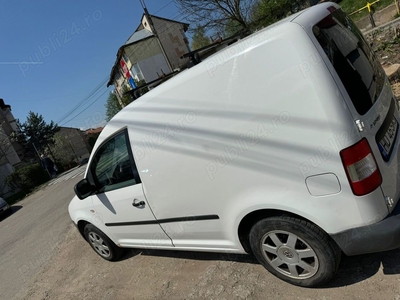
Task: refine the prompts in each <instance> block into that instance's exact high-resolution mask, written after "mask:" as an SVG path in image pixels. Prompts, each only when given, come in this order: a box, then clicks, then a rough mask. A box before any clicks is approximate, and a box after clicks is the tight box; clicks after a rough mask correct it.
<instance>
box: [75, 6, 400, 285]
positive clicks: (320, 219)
mask: <svg viewBox="0 0 400 300" xmlns="http://www.w3.org/2000/svg"><path fill="white" fill-rule="evenodd" d="M399 163H400V154H399V108H398V103H397V101H396V99H395V97H394V96H393V93H392V90H391V86H390V83H389V81H388V79H387V77H386V76H385V73H384V71H383V69H382V67H381V66H380V64H379V62H378V60H377V58H376V56H375V55H374V53H373V51H372V50H371V49H370V47H369V45H368V44H367V43H366V41H365V40H364V37H363V35H362V34H361V33H360V31H359V30H358V29H357V27H356V26H355V25H354V23H353V22H352V21H351V20H350V18H349V17H348V16H347V15H346V14H345V13H344V12H343V11H342V10H341V8H340V6H338V5H337V4H333V3H325V4H320V5H317V6H314V7H312V8H309V9H307V10H304V11H302V12H299V13H297V14H295V15H293V16H291V17H289V18H287V19H285V20H283V21H280V22H278V23H276V24H274V25H272V26H270V27H268V28H265V29H263V30H261V31H259V32H256V33H254V34H253V35H251V36H249V37H247V38H245V39H242V40H240V41H238V42H236V43H235V44H233V45H231V46H229V47H228V48H225V49H223V50H222V51H220V52H218V53H216V54H215V55H213V56H211V57H209V58H207V59H206V60H204V61H203V62H202V63H200V64H198V65H196V66H194V67H193V68H191V69H189V70H186V71H183V72H181V73H180V74H178V75H177V76H175V77H174V78H172V79H170V80H169V81H167V82H165V83H163V84H162V85H160V86H159V87H157V88H155V89H154V90H152V91H150V92H149V93H147V94H145V95H144V96H142V97H140V98H139V99H137V100H136V101H134V102H133V103H131V104H130V105H129V106H127V107H126V108H124V109H123V110H122V111H121V112H119V113H118V114H117V115H116V116H115V117H114V118H113V119H112V120H111V121H110V122H109V123H108V124H107V126H106V127H105V128H104V130H103V132H102V133H101V135H100V137H99V139H98V141H97V143H96V145H95V147H94V149H93V152H92V155H91V157H90V160H89V163H88V167H87V171H86V174H85V177H84V179H83V180H82V181H80V182H79V183H78V184H77V185H76V187H75V192H76V197H75V198H74V199H73V200H72V201H71V203H70V205H69V213H70V216H71V218H72V220H73V222H74V223H75V224H76V226H77V228H78V230H79V231H80V233H81V234H82V236H83V237H84V238H85V239H86V240H87V241H88V243H89V244H90V246H91V247H92V248H93V249H94V250H95V251H96V252H97V254H99V255H100V256H101V257H103V258H104V259H107V260H111V261H113V260H117V259H118V258H119V257H120V255H121V253H122V250H123V248H140V249H163V250H183V251H210V252H221V253H227V254H229V253H249V254H252V255H254V256H255V257H256V258H257V260H258V261H259V262H260V264H262V265H263V266H264V267H265V268H266V269H267V270H268V271H270V272H271V273H272V274H274V275H275V276H277V277H279V278H281V279H283V280H285V281H287V282H290V283H292V284H295V285H299V286H308V287H310V286H317V285H321V284H323V283H325V282H327V281H328V280H329V279H331V278H332V277H333V276H334V274H335V272H336V271H337V269H338V266H339V262H340V257H341V255H342V254H345V255H357V254H363V253H372V252H380V251H385V250H389V249H394V248H397V247H399V246H400V215H399V213H400V205H399V204H398V199H399V197H400V181H399Z"/></svg>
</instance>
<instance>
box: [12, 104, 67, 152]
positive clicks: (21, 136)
mask: <svg viewBox="0 0 400 300" xmlns="http://www.w3.org/2000/svg"><path fill="white" fill-rule="evenodd" d="M17 128H18V130H17V132H16V133H15V134H14V138H15V140H17V141H18V142H19V143H20V144H21V145H23V146H24V148H25V149H27V150H28V151H29V150H30V151H32V150H34V149H33V148H35V149H36V150H42V151H44V149H47V150H49V151H50V153H51V150H50V148H49V146H50V145H52V144H54V141H53V136H54V134H55V133H56V132H57V131H59V130H60V127H58V125H57V124H55V123H54V122H53V121H51V122H50V123H49V124H47V123H46V122H45V120H44V118H43V116H42V115H39V114H37V113H34V112H32V111H30V112H29V114H28V117H27V118H26V121H25V122H24V123H20V121H19V120H17Z"/></svg>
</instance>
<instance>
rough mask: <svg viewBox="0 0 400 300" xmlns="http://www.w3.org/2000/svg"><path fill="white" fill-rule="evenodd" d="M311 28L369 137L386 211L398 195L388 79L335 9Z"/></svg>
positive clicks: (394, 115) (395, 123) (393, 104)
mask: <svg viewBox="0 0 400 300" xmlns="http://www.w3.org/2000/svg"><path fill="white" fill-rule="evenodd" d="M313 33H314V35H315V37H316V38H317V40H318V42H319V44H320V45H321V47H322V49H323V51H324V52H325V54H326V55H327V57H328V59H329V60H330V62H331V63H332V65H333V67H334V69H335V71H336V73H337V75H338V76H337V77H338V78H339V79H340V82H338V86H339V88H340V89H341V91H342V94H343V95H344V98H345V99H347V100H348V102H349V103H348V107H349V110H350V111H351V113H352V115H353V117H354V122H355V123H356V125H357V127H358V129H359V131H360V134H361V136H362V137H364V138H366V139H367V140H368V142H369V145H370V147H371V149H372V152H373V154H374V156H375V159H376V162H377V165H378V167H379V170H380V172H381V175H382V184H381V188H382V192H383V196H384V197H385V199H386V198H387V200H390V199H393V202H394V203H393V206H392V207H391V208H390V209H389V210H390V211H391V210H392V209H393V208H394V206H395V204H396V203H397V200H398V198H399V196H400V184H399V180H398V175H399V168H398V164H399V156H398V147H399V137H398V135H399V114H398V107H397V106H398V104H397V100H396V99H395V98H394V97H393V94H392V90H391V87H390V84H389V82H388V79H387V77H386V75H385V73H384V71H383V69H382V66H381V65H380V63H379V61H378V60H377V58H376V56H375V54H374V53H373V51H372V50H371V48H370V47H369V45H368V44H367V42H366V41H365V39H364V37H363V35H362V34H361V32H360V31H359V29H358V28H357V26H356V25H355V24H354V23H353V22H352V21H351V19H350V18H349V16H348V15H346V14H345V13H344V12H343V11H342V10H341V9H337V10H334V11H333V12H332V13H331V14H329V15H328V16H327V17H325V18H324V19H323V20H321V21H320V22H319V23H318V24H317V25H315V26H314V28H313ZM334 77H335V76H334Z"/></svg>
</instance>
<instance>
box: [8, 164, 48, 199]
mask: <svg viewBox="0 0 400 300" xmlns="http://www.w3.org/2000/svg"><path fill="white" fill-rule="evenodd" d="M49 179H50V177H49V174H47V172H46V170H44V169H43V168H42V167H41V166H40V165H39V164H34V165H30V166H26V167H23V168H21V169H18V170H16V171H15V172H14V173H12V174H11V175H9V176H8V177H7V179H6V181H7V184H8V185H10V186H12V187H15V188H20V189H21V190H22V191H25V192H29V191H32V190H33V189H34V188H35V187H37V186H39V185H41V184H42V183H45V182H46V181H48V180H49Z"/></svg>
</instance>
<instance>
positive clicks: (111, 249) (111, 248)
mask: <svg viewBox="0 0 400 300" xmlns="http://www.w3.org/2000/svg"><path fill="white" fill-rule="evenodd" d="M84 234H85V237H86V240H87V241H88V243H89V244H90V246H91V247H92V248H93V250H94V251H95V252H96V253H97V254H98V255H100V256H101V257H102V258H104V259H105V260H109V261H116V260H118V259H119V258H120V257H121V255H122V254H123V251H124V249H122V248H120V247H118V246H117V245H115V244H114V242H113V241H111V240H110V239H109V238H108V236H106V235H105V234H104V233H103V232H102V231H101V230H100V229H98V228H97V227H96V226H93V225H92V224H87V225H86V226H85V229H84Z"/></svg>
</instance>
